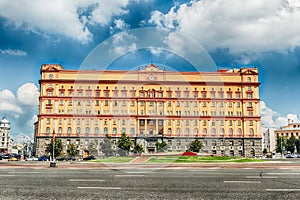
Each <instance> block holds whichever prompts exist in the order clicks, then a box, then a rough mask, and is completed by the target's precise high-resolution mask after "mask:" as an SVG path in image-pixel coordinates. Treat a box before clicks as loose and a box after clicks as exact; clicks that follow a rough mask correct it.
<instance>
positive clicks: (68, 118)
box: [35, 64, 262, 157]
mask: <svg viewBox="0 0 300 200" xmlns="http://www.w3.org/2000/svg"><path fill="white" fill-rule="evenodd" d="M39 83H40V98H39V102H40V104H39V115H38V123H37V124H36V131H35V142H36V153H37V155H42V154H45V148H46V147H47V145H48V144H49V143H50V141H51V137H52V135H53V132H55V135H56V137H57V138H60V139H61V140H62V142H63V145H64V151H65V152H66V149H67V145H68V144H70V143H75V144H76V145H77V146H78V148H79V154H80V155H81V156H83V155H84V152H86V151H87V150H88V146H89V145H90V144H91V143H92V144H93V145H94V146H95V147H96V149H97V150H98V155H101V151H100V150H99V147H100V143H101V142H102V141H103V139H104V138H105V135H109V136H111V137H112V139H113V141H114V144H116V142H117V140H118V137H120V135H121V133H122V132H125V133H126V134H127V135H129V136H130V138H131V139H132V141H134V143H135V144H141V145H143V147H144V150H145V153H155V152H156V149H155V143H156V142H157V141H162V140H163V141H165V142H167V143H168V145H169V149H168V151H172V152H183V151H186V150H187V149H188V146H189V143H190V142H191V141H193V140H195V138H198V139H199V140H201V141H202V142H203V147H202V152H203V153H209V154H221V155H244V156H247V157H250V156H261V148H262V147H261V145H262V144H261V132H260V129H261V128H260V100H259V85H260V83H259V82H258V69H257V68H242V69H233V70H219V71H217V72H175V71H165V70H161V69H159V68H158V67H157V66H155V65H153V64H150V65H148V66H145V68H144V69H138V70H135V71H117V70H115V71H113V70H106V71H100V70H65V69H64V68H63V67H62V66H61V65H56V64H44V65H42V67H41V79H40V81H39ZM114 147H115V146H114Z"/></svg>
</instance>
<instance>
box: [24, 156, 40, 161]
mask: <svg viewBox="0 0 300 200" xmlns="http://www.w3.org/2000/svg"><path fill="white" fill-rule="evenodd" d="M25 161H38V158H36V157H34V156H31V157H27V158H25Z"/></svg>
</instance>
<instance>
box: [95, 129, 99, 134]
mask: <svg viewBox="0 0 300 200" xmlns="http://www.w3.org/2000/svg"><path fill="white" fill-rule="evenodd" d="M98 133H99V128H98V127H96V128H95V134H96V135H98Z"/></svg>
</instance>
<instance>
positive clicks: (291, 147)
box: [286, 135, 297, 153]
mask: <svg viewBox="0 0 300 200" xmlns="http://www.w3.org/2000/svg"><path fill="white" fill-rule="evenodd" d="M286 143H287V145H286V149H287V151H289V152H291V153H294V152H295V150H296V149H295V147H296V145H297V138H296V137H295V136H294V135H292V136H291V137H290V138H289V139H287V142H286Z"/></svg>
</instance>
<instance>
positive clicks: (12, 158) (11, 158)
mask: <svg viewBox="0 0 300 200" xmlns="http://www.w3.org/2000/svg"><path fill="white" fill-rule="evenodd" d="M8 161H18V158H16V157H13V156H12V157H10V158H9V159H8Z"/></svg>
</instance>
